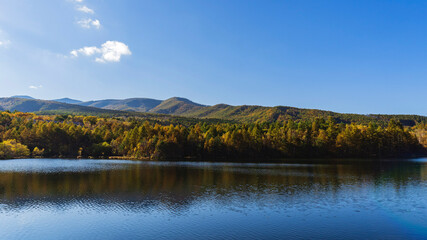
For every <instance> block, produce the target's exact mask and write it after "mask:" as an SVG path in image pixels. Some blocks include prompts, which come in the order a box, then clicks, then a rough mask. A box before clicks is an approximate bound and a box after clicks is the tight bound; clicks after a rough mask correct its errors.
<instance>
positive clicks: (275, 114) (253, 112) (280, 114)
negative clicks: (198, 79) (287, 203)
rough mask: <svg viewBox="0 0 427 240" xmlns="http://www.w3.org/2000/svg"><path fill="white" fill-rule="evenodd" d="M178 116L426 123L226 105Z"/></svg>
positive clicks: (406, 117) (413, 118) (410, 117)
mask: <svg viewBox="0 0 427 240" xmlns="http://www.w3.org/2000/svg"><path fill="white" fill-rule="evenodd" d="M180 115H181V116H186V117H194V118H216V119H227V120H235V121H240V122H265V121H267V122H276V121H279V122H281V121H285V120H304V119H314V118H327V117H333V118H335V120H336V121H338V122H343V123H351V122H357V123H365V124H366V123H369V122H378V123H387V122H389V121H390V120H391V119H397V120H399V121H400V122H401V123H402V124H404V125H406V126H413V125H415V124H416V123H417V122H427V117H425V116H418V115H381V114H376V115H362V114H344V113H335V112H331V111H324V110H318V109H302V108H294V107H284V106H277V107H263V106H247V105H243V106H230V105H225V104H218V105H215V106H209V107H203V108H200V109H198V110H196V111H188V112H185V113H182V114H180Z"/></svg>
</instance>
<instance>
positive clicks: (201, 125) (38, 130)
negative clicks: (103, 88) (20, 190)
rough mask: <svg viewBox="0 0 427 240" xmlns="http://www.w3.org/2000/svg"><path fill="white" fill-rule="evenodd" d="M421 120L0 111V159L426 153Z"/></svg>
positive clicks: (227, 158)
mask: <svg viewBox="0 0 427 240" xmlns="http://www.w3.org/2000/svg"><path fill="white" fill-rule="evenodd" d="M426 149H427V124H426V123H422V122H420V123H417V124H416V125H415V126H412V127H408V126H403V125H402V123H401V122H399V121H398V120H394V119H391V120H390V121H389V123H388V124H387V125H385V126H382V125H378V124H377V123H372V122H371V123H368V124H361V123H342V122H337V121H336V119H334V118H333V117H328V118H316V119H307V120H299V121H294V120H286V121H283V122H262V123H259V122H257V123H237V122H221V121H218V122H213V121H203V120H199V121H198V122H194V121H187V122H184V123H183V124H179V123H177V122H175V123H170V121H162V120H161V119H156V120H149V119H139V118H135V117H96V116H76V115H37V114H34V113H21V112H9V111H4V112H0V158H2V159H10V158H24V157H34V158H37V157H45V158H55V157H59V158H124V159H147V160H148V159H149V160H182V159H197V160H209V161H234V160H243V161H252V160H262V161H267V160H269V159H285V158H372V159H379V158H402V157H417V156H425V155H427V150H426Z"/></svg>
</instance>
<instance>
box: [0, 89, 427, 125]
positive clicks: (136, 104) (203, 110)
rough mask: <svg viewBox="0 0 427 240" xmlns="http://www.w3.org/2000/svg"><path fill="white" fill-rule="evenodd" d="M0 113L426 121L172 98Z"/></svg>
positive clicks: (70, 102)
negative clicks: (202, 102) (213, 103)
mask: <svg viewBox="0 0 427 240" xmlns="http://www.w3.org/2000/svg"><path fill="white" fill-rule="evenodd" d="M0 110H10V111H14V110H17V111H21V112H47V111H52V112H59V113H75V114H115V115H120V114H124V113H128V114H129V113H132V112H136V113H152V114H168V115H176V116H182V117H192V118H209V119H212V118H214V119H223V120H235V121H240V122H257V121H258V122H263V121H269V122H274V121H285V120H288V119H293V120H301V119H310V118H315V117H321V118H327V117H329V116H331V117H334V118H335V119H336V120H337V121H340V122H346V123H348V122H364V123H368V122H370V121H374V122H378V121H380V122H387V121H389V120H390V119H391V118H397V119H398V120H400V121H401V122H402V123H403V124H404V125H408V126H411V125H413V124H415V123H416V122H422V121H424V122H426V121H427V117H425V116H417V115H361V114H341V113H335V112H331V111H323V110H316V109H300V108H294V107H285V106H276V107H264V106H248V105H242V106H231V105H227V104H217V105H214V106H206V105H202V104H199V103H195V102H192V101H190V100H188V99H186V98H179V97H173V98H169V99H166V100H156V99H150V98H129V99H105V100H96V101H88V102H83V101H79V100H75V99H70V98H61V99H55V100H40V99H34V98H32V97H30V96H13V97H10V98H0Z"/></svg>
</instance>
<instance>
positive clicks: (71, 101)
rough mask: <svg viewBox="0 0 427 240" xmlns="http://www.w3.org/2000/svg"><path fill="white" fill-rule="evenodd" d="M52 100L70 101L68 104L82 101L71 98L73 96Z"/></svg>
mask: <svg viewBox="0 0 427 240" xmlns="http://www.w3.org/2000/svg"><path fill="white" fill-rule="evenodd" d="M52 101H55V102H60V103H68V104H79V103H81V102H82V101H80V100H75V99H71V98H60V99H55V100H52Z"/></svg>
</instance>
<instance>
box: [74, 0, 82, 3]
mask: <svg viewBox="0 0 427 240" xmlns="http://www.w3.org/2000/svg"><path fill="white" fill-rule="evenodd" d="M75 1H76V2H78V3H81V2H83V0H75Z"/></svg>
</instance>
